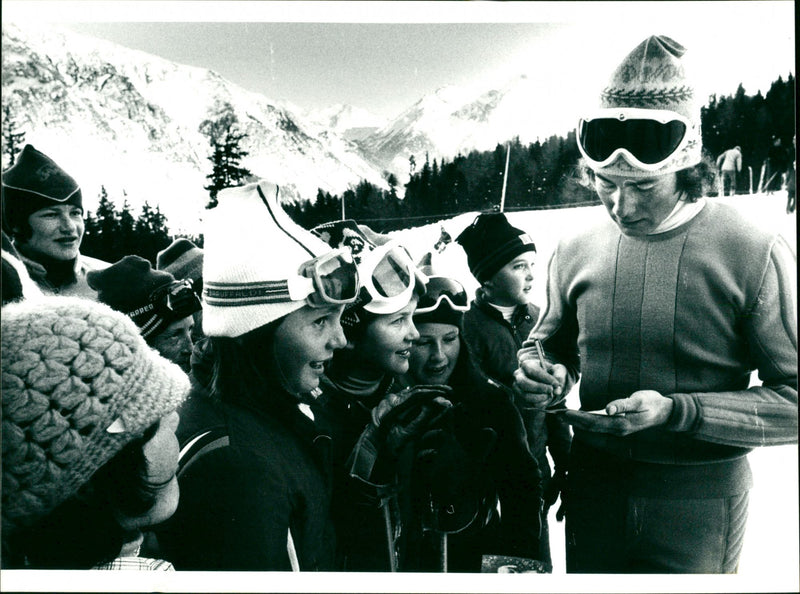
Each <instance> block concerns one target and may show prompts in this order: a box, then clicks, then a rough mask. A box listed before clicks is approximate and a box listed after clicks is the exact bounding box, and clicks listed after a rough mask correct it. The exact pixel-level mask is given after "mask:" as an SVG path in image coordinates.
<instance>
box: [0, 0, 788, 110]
mask: <svg viewBox="0 0 800 594" xmlns="http://www.w3.org/2000/svg"><path fill="white" fill-rule="evenodd" d="M26 18H32V19H36V20H39V21H42V20H44V21H45V22H52V23H58V24H65V25H68V26H69V28H70V29H72V30H73V31H76V32H79V33H83V34H88V35H92V36H95V37H100V38H103V39H107V40H110V41H113V42H116V43H119V44H121V45H124V46H126V47H130V48H134V49H139V50H143V51H146V52H149V53H152V54H155V55H158V56H161V57H163V58H167V59H169V60H173V61H176V62H179V63H182V64H189V65H194V66H200V67H205V68H210V69H212V70H215V71H217V72H218V73H220V74H221V75H223V76H224V77H225V78H227V79H229V80H231V81H232V82H234V83H236V84H239V85H241V86H243V87H245V88H247V89H249V90H252V91H256V92H260V93H263V94H264V95H265V96H267V97H268V98H270V99H280V100H288V101H291V102H292V103H294V104H296V105H298V106H300V107H302V108H306V109H319V108H323V107H326V106H329V105H332V104H337V103H349V104H351V105H355V106H358V107H363V108H365V109H367V110H369V111H372V112H373V113H375V114H378V115H382V116H385V117H392V116H396V115H398V114H399V112H400V111H401V110H402V109H405V108H406V107H408V106H410V105H411V104H412V103H414V102H415V101H416V100H417V99H419V98H420V97H422V96H423V95H425V94H427V93H431V92H432V91H434V90H436V89H437V88H439V87H442V86H444V85H447V84H456V85H466V84H469V83H474V82H477V81H479V80H482V79H486V78H497V79H502V78H503V77H506V76H509V75H511V74H512V73H513V74H521V73H527V74H528V75H530V76H533V77H535V78H534V80H536V81H541V84H542V92H553V93H556V92H559V91H562V92H563V89H564V88H565V87H567V88H569V89H573V88H574V89H575V91H574V92H581V91H580V89H584V88H585V89H586V91H587V93H589V94H591V95H594V94H595V93H594V91H595V90H596V87H599V86H601V85H602V83H603V82H604V80H605V77H607V76H608V74H609V73H610V72H611V70H612V69H613V67H614V66H616V64H617V63H618V62H619V61H620V59H621V58H622V57H623V56H624V55H625V54H626V53H627V52H628V51H629V50H630V49H632V48H633V47H634V46H635V45H636V44H637V43H638V42H639V41H641V40H642V39H644V38H645V37H647V36H648V35H651V34H666V35H670V36H671V37H673V38H675V39H676V40H677V41H679V42H680V43H682V44H683V45H685V46H686V47H688V48H689V50H690V54H687V56H689V55H692V56H693V58H694V59H695V61H696V64H697V66H696V68H697V69H698V71H699V72H700V73H701V76H700V80H701V81H702V82H703V83H705V85H706V86H707V89H701V91H706V90H707V91H708V92H717V93H725V94H732V93H733V92H734V91H735V89H736V85H737V84H738V83H739V82H742V83H743V84H744V86H745V90H746V91H747V92H748V93H750V94H754V93H755V92H756V91H757V90H758V89H761V90H762V91H763V92H766V90H767V89H768V86H769V84H770V83H771V82H772V81H773V80H775V79H776V78H777V77H778V76H779V75H782V76H784V77H785V76H786V75H787V74H788V73H790V72H791V73H792V74H794V71H795V56H794V45H795V43H794V3H793V2H790V1H779V2H763V1H758V2H742V1H737V2H385V3H384V2H258V1H248V2H188V1H180V2H160V1H156V0H140V1H137V2H96V1H88V2H70V1H66V2H61V1H59V2H37V1H32V0H24V1H22V2H20V1H18V0H4V1H3V20H4V21H11V20H17V21H19V20H25V19H26Z"/></svg>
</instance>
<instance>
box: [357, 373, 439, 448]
mask: <svg viewBox="0 0 800 594" xmlns="http://www.w3.org/2000/svg"><path fill="white" fill-rule="evenodd" d="M452 392H453V389H452V388H451V387H450V386H444V385H441V386H440V385H419V386H414V387H413V388H406V389H405V390H403V391H402V392H400V393H399V394H390V395H389V396H387V397H386V398H384V399H383V400H382V401H381V402H379V403H378V406H376V407H375V408H374V409H373V410H372V421H373V423H374V424H375V426H376V427H377V428H378V430H379V432H381V433H384V434H385V436H386V447H387V449H388V451H389V453H390V454H391V455H392V456H397V453H398V452H399V451H400V450H401V449H403V447H404V446H405V445H406V444H407V443H408V442H410V441H412V440H413V439H416V438H418V437H420V436H421V435H422V434H423V433H424V432H425V431H426V430H427V429H428V428H429V427H430V426H432V425H434V424H436V423H437V422H438V421H439V420H440V419H441V417H442V416H443V415H444V414H446V413H447V411H448V410H449V409H450V408H451V407H452V406H453V404H452V403H451V402H450V400H448V397H449V396H450V394H451V393H452Z"/></svg>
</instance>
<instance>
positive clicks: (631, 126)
mask: <svg viewBox="0 0 800 594" xmlns="http://www.w3.org/2000/svg"><path fill="white" fill-rule="evenodd" d="M691 128H692V123H691V122H690V121H689V120H688V119H687V118H685V117H684V116H682V115H680V114H678V113H675V112H673V111H667V110H660V109H640V108H633V107H610V108H606V109H601V110H598V111H597V112H595V113H593V114H592V115H591V116H590V117H586V118H581V120H580V121H579V123H578V129H577V132H576V137H577V139H578V148H579V149H580V152H581V154H582V155H583V157H584V158H585V159H586V160H587V161H588V162H589V164H590V165H591V166H592V167H595V168H600V167H605V166H607V165H609V164H611V163H613V162H614V161H615V160H616V159H617V158H618V157H619V156H620V155H622V156H623V157H624V158H625V159H627V161H628V162H629V163H630V164H631V165H634V166H635V167H639V168H641V169H644V170H646V171H655V170H657V169H660V168H661V167H662V166H663V165H664V164H665V163H666V162H667V161H668V160H669V159H670V157H672V155H674V154H675V153H676V152H677V151H679V150H681V149H682V148H683V147H684V146H685V145H686V143H687V142H688V137H689V134H688V132H689V130H690V129H691Z"/></svg>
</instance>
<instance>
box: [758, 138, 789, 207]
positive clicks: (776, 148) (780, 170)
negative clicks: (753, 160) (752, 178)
mask: <svg viewBox="0 0 800 594" xmlns="http://www.w3.org/2000/svg"><path fill="white" fill-rule="evenodd" d="M788 166H789V159H788V157H787V155H786V149H785V148H783V144H782V142H781V139H780V138H779V137H777V136H773V137H772V146H771V147H770V148H769V153H767V160H766V162H765V163H764V167H765V170H764V178H765V180H766V181H765V182H764V186H763V187H762V188H761V191H762V192H766V193H767V194H772V193H773V192H775V191H777V190H780V189H781V188H782V187H783V181H784V179H783V175H784V173H786V169H787V167H788Z"/></svg>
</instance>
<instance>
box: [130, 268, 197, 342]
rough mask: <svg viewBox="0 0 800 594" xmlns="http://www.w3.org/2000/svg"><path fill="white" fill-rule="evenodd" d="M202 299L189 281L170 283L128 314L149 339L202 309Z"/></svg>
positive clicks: (142, 333) (156, 290) (154, 292)
mask: <svg viewBox="0 0 800 594" xmlns="http://www.w3.org/2000/svg"><path fill="white" fill-rule="evenodd" d="M202 307H203V306H202V303H201V302H200V298H199V297H198V296H197V293H196V292H195V290H194V288H193V286H192V281H191V280H189V279H186V280H179V281H174V282H171V283H168V284H166V285H163V286H161V287H158V288H157V289H155V290H154V291H153V292H152V293H150V295H149V296H148V298H147V303H146V304H145V305H143V306H141V307H138V308H136V309H135V310H133V311H130V312H128V314H127V315H128V317H129V318H131V319H132V320H133V321H134V322H135V323H136V325H137V326H139V332H140V334H141V335H142V336H143V337H144V338H145V339H149V338H150V337H152V336H155V335H156V334H158V333H159V332H161V331H162V330H164V328H166V327H167V326H169V325H170V324H171V323H172V322H175V321H177V320H181V319H183V318H185V317H188V316H190V315H192V314H193V313H195V312H198V311H200V310H201V309H202Z"/></svg>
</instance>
